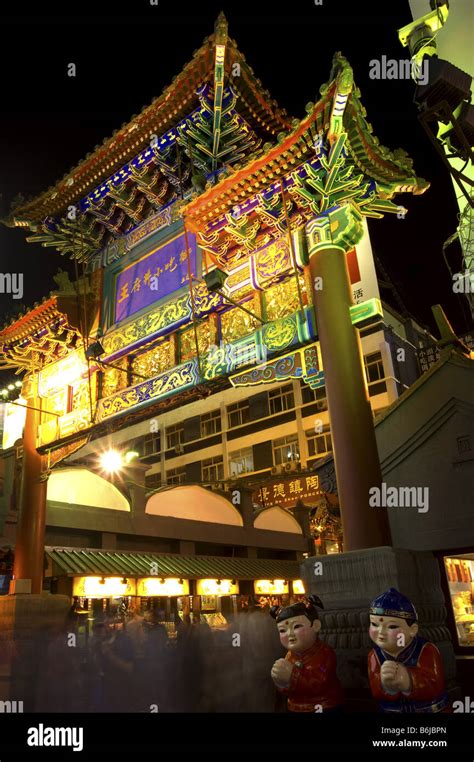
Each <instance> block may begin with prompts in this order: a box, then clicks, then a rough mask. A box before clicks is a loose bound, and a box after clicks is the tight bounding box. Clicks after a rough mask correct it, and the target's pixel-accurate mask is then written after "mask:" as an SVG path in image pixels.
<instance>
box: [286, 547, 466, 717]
mask: <svg viewBox="0 0 474 762" xmlns="http://www.w3.org/2000/svg"><path fill="white" fill-rule="evenodd" d="M317 564H321V566H318V565H317ZM301 568H302V576H303V579H304V582H305V588H306V590H307V591H308V593H315V594H317V595H318V596H319V597H320V598H321V601H322V603H323V605H324V611H321V612H320V619H321V623H322V627H321V638H322V640H325V641H326V642H327V643H328V644H329V645H330V646H332V647H333V648H334V649H335V650H336V652H337V661H338V675H339V678H340V680H341V682H342V684H343V686H344V688H345V691H346V697H347V701H348V708H349V709H352V710H353V711H376V703H375V702H374V701H373V699H372V697H371V693H370V689H369V683H368V677H367V657H368V654H369V651H370V650H371V648H372V645H373V644H372V641H371V640H370V637H369V632H368V631H369V615H368V609H369V605H370V602H371V601H372V600H373V598H375V597H376V596H377V595H379V594H380V593H382V592H384V590H388V588H389V587H395V588H396V589H397V590H399V591H400V592H401V593H403V594H404V595H406V596H408V598H410V600H411V601H412V602H413V603H414V605H415V608H416V610H417V612H418V616H419V621H420V635H421V636H422V637H424V638H427V640H430V641H431V642H433V643H434V644H435V645H436V646H437V648H438V649H439V651H440V652H441V656H442V658H443V662H444V670H445V676H446V684H447V688H448V694H449V698H450V699H451V700H452V699H453V698H456V696H457V685H456V681H455V678H456V660H455V655H454V649H453V645H452V642H451V635H450V632H449V629H448V627H447V626H446V609H445V600H444V595H443V591H442V589H441V584H440V574H439V567H438V562H437V560H436V558H435V557H434V555H433V554H432V553H430V552H425V551H413V550H403V549H398V548H392V547H389V546H384V547H379V548H369V549H367V550H354V551H350V552H348V553H337V554H334V555H327V556H313V557H312V558H307V559H306V560H305V561H304V562H303V563H302V566H301Z"/></svg>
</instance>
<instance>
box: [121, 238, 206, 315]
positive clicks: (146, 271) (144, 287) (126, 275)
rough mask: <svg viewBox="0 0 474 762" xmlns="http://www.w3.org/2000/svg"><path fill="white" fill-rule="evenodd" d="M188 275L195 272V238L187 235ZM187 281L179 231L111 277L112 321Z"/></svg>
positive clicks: (150, 302)
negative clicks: (112, 279)
mask: <svg viewBox="0 0 474 762" xmlns="http://www.w3.org/2000/svg"><path fill="white" fill-rule="evenodd" d="M188 245H189V260H190V264H191V274H192V275H194V276H195V275H196V274H197V273H196V238H195V236H194V235H192V234H191V233H190V234H189V235H188ZM188 283H189V274H188V256H187V253H186V242H185V236H184V235H183V234H181V235H179V236H177V237H176V238H173V239H172V240H171V241H168V242H167V243H165V244H163V245H162V246H160V247H159V248H158V249H155V250H154V251H152V252H151V253H150V254H147V255H146V256H145V257H142V259H139V260H138V261H137V262H134V263H133V264H132V265H129V266H128V267H126V268H125V270H122V272H120V273H119V274H118V275H117V277H116V280H115V322H119V321H120V320H124V319H125V318H127V317H130V315H133V314H134V313H135V312H138V310H141V309H143V308H144V307H148V306H149V305H150V304H153V302H156V301H158V299H163V297H165V296H168V295H169V294H171V293H172V292H173V291H177V290H178V289H179V288H181V287H182V286H184V285H187V284H188Z"/></svg>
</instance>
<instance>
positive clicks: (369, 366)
mask: <svg viewBox="0 0 474 762" xmlns="http://www.w3.org/2000/svg"><path fill="white" fill-rule="evenodd" d="M364 367H365V375H366V378H367V384H368V387H369V397H373V396H374V395H375V394H382V392H385V391H387V384H386V383H385V381H384V380H383V379H384V378H385V371H384V367H383V362H382V355H381V353H380V352H371V353H370V355H365V357H364Z"/></svg>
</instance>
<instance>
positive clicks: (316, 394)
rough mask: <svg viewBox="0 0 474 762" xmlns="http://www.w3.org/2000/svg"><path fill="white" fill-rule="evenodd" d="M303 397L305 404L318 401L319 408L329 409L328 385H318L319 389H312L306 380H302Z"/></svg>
mask: <svg viewBox="0 0 474 762" xmlns="http://www.w3.org/2000/svg"><path fill="white" fill-rule="evenodd" d="M301 398H302V400H303V405H308V404H310V403H312V402H317V403H318V410H327V409H328V401H327V397H326V387H325V386H318V388H317V389H311V387H310V386H308V384H305V382H304V381H302V382H301Z"/></svg>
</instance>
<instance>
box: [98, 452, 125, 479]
mask: <svg viewBox="0 0 474 762" xmlns="http://www.w3.org/2000/svg"><path fill="white" fill-rule="evenodd" d="M99 461H100V465H101V468H102V470H103V471H106V472H107V473H109V474H115V473H117V472H118V471H120V469H121V468H122V466H123V459H122V455H121V454H120V453H119V452H117V450H106V451H105V452H103V453H102V455H100V457H99Z"/></svg>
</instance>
